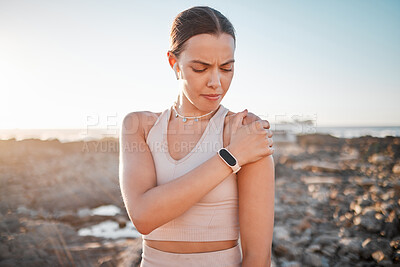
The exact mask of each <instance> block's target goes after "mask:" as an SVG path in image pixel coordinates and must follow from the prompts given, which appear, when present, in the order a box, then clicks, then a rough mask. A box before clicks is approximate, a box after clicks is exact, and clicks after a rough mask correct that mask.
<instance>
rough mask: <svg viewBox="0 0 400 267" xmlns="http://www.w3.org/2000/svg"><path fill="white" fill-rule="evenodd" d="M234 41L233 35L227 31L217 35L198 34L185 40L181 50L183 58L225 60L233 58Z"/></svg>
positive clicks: (210, 60) (208, 60)
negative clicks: (184, 45)
mask: <svg viewBox="0 0 400 267" xmlns="http://www.w3.org/2000/svg"><path fill="white" fill-rule="evenodd" d="M234 52H235V43H234V40H233V37H232V36H231V35H229V34H227V33H223V34H221V35H219V36H215V35H211V34H198V35H195V36H193V37H191V38H190V39H189V40H187V41H186V47H185V50H184V51H183V52H182V54H181V55H182V56H183V58H182V59H183V60H185V61H186V60H191V59H198V60H205V61H207V62H213V61H215V60H226V59H231V58H233V55H234Z"/></svg>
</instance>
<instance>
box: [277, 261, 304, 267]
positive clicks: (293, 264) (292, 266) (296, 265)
mask: <svg viewBox="0 0 400 267" xmlns="http://www.w3.org/2000/svg"><path fill="white" fill-rule="evenodd" d="M281 266H282V267H301V266H302V265H301V263H300V262H298V261H289V262H283V263H282V264H281Z"/></svg>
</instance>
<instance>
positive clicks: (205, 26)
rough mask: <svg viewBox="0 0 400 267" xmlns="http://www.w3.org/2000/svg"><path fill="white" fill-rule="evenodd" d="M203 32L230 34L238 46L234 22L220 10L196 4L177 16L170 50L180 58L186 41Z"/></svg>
mask: <svg viewBox="0 0 400 267" xmlns="http://www.w3.org/2000/svg"><path fill="white" fill-rule="evenodd" d="M202 33H208V34H212V35H215V36H218V35H220V34H222V33H227V34H230V35H231V36H232V37H233V40H234V44H235V47H236V36H235V29H234V28H233V25H232V23H231V22H230V21H229V20H228V19H227V18H226V17H225V16H224V15H222V14H221V12H219V11H218V10H215V9H213V8H211V7H208V6H195V7H192V8H189V9H186V10H184V11H182V12H181V13H179V14H178V15H177V16H176V17H175V19H174V22H173V23H172V28H171V34H170V51H171V52H172V53H173V54H174V55H175V56H176V57H177V58H179V55H180V53H181V52H182V51H183V50H184V49H185V47H184V44H185V42H186V41H187V40H189V38H191V37H193V36H195V35H197V34H202Z"/></svg>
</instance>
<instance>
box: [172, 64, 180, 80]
mask: <svg viewBox="0 0 400 267" xmlns="http://www.w3.org/2000/svg"><path fill="white" fill-rule="evenodd" d="M177 63H178V62H175V64H174V66H173V67H172V68H173V69H174V71H175V75H176V79H177V80H179V76H178V72H177V70H176V64H177Z"/></svg>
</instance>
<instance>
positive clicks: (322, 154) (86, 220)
mask: <svg viewBox="0 0 400 267" xmlns="http://www.w3.org/2000/svg"><path fill="white" fill-rule="evenodd" d="M275 148H276V152H275V154H274V159H275V164H276V197H275V228H274V239H273V248H272V250H273V266H284V267H295V266H341V267H345V266H396V265H400V223H399V219H400V202H399V196H400V179H399V178H400V138H394V137H386V138H375V137H370V136H366V137H361V138H353V139H339V138H335V137H332V136H330V135H322V134H318V135H302V136H297V141H296V142H294V143H293V142H288V143H284V142H282V143H276V144H275ZM104 205H112V207H117V208H118V210H117V211H116V212H115V213H114V214H112V215H110V214H97V213H95V212H93V209H95V208H97V207H102V206H104ZM106 222H109V223H110V224H109V225H111V222H113V223H115V225H116V227H117V228H118V229H121V230H123V229H125V230H127V229H128V226H129V219H128V216H127V214H126V212H125V209H124V207H123V202H122V199H121V196H120V190H119V185H118V140H117V139H113V138H108V139H102V140H99V141H90V142H83V141H82V142H69V143H61V142H59V141H58V140H50V141H41V140H37V139H28V140H22V141H16V140H14V139H10V140H4V141H0V266H138V264H139V262H140V260H141V255H140V254H141V242H142V240H141V238H140V236H139V237H132V236H123V235H122V236H121V237H114V238H110V237H105V236H90V235H83V234H82V233H83V229H88V228H90V227H92V226H95V225H99V224H101V223H106ZM102 231H104V230H102ZM102 231H100V232H102ZM115 231H116V230H115ZM133 231H134V230H132V231H131V232H133ZM128 232H129V230H128Z"/></svg>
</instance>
